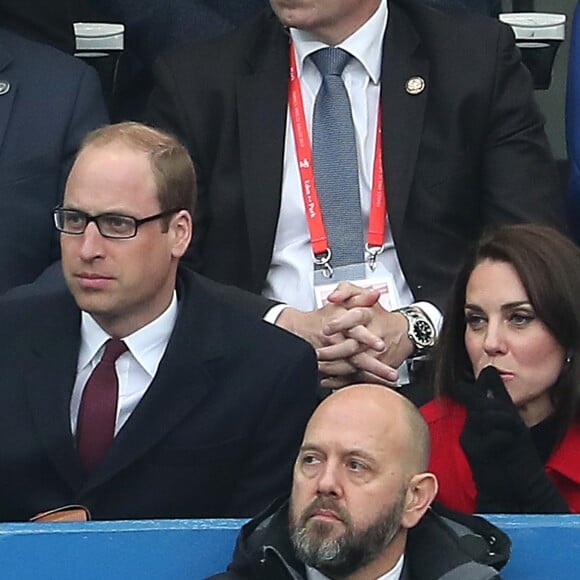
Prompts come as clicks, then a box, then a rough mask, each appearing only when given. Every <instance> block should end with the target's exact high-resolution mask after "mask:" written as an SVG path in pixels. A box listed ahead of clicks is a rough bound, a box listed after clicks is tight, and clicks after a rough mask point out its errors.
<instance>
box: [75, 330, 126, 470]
mask: <svg viewBox="0 0 580 580" xmlns="http://www.w3.org/2000/svg"><path fill="white" fill-rule="evenodd" d="M126 350H127V345H126V344H125V343H124V342H122V341H121V340H118V339H116V338H114V339H109V340H108V341H107V343H106V345H105V352H104V354H103V358H102V359H101V360H100V362H99V364H97V366H96V367H95V368H94V369H93V372H92V373H91V376H90V377H89V380H88V381H87V384H86V385H85V389H84V391H83V396H82V399H81V406H80V409H79V416H78V422H77V446H78V451H79V455H80V458H81V463H82V465H83V467H84V469H85V471H86V472H87V473H91V472H92V471H93V470H94V469H95V467H96V466H97V464H98V463H99V462H100V461H101V459H103V457H104V456H105V453H106V451H107V449H108V448H109V445H110V444H111V443H112V441H113V437H114V436H115V419H116V417H117V400H118V398H119V380H118V378H117V371H116V369H115V361H116V360H117V359H118V358H119V357H120V356H121V355H122V354H123V353H124V352H125V351H126Z"/></svg>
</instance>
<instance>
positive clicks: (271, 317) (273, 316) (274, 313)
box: [263, 304, 290, 324]
mask: <svg viewBox="0 0 580 580" xmlns="http://www.w3.org/2000/svg"><path fill="white" fill-rule="evenodd" d="M286 308H290V307H289V306H288V304H276V306H272V308H270V310H268V312H266V314H264V317H263V320H265V321H266V322H269V323H270V324H276V320H278V316H280V314H282V312H283V311H284V310H286Z"/></svg>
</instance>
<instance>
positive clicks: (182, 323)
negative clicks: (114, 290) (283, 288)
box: [82, 279, 222, 494]
mask: <svg viewBox="0 0 580 580" xmlns="http://www.w3.org/2000/svg"><path fill="white" fill-rule="evenodd" d="M192 285H193V286H195V289H192ZM204 297H207V296H206V294H205V293H204V291H203V290H202V289H201V288H198V287H197V284H195V282H193V281H192V280H191V279H189V280H188V282H187V284H186V287H185V288H184V289H183V292H180V305H179V315H178V319H177V323H176V325H175V328H174V330H173V333H172V335H171V338H170V340H169V344H168V345H167V350H166V351H165V355H164V356H163V359H162V361H161V364H160V365H159V368H158V370H157V374H156V376H155V378H154V379H153V382H152V383H151V385H150V386H149V389H148V390H147V392H146V393H145V395H144V396H143V399H142V400H141V401H140V403H139V404H138V405H137V407H136V408H135V410H134V411H133V413H132V414H131V417H130V418H129V419H128V420H127V423H126V424H125V425H124V426H123V428H122V429H121V431H119V433H118V434H117V436H116V437H115V439H114V441H113V444H112V445H111V447H110V449H109V451H108V453H107V455H106V456H105V458H104V459H103V462H102V463H101V464H100V465H99V466H98V467H97V469H96V471H95V472H94V473H93V474H91V475H90V476H89V477H88V479H87V481H86V482H85V485H84V487H83V489H82V493H83V494H84V493H87V492H89V491H90V490H91V489H94V488H95V487H97V486H99V485H101V484H102V483H104V482H105V481H107V480H109V479H111V478H112V477H114V476H115V475H116V474H117V473H119V472H120V471H121V470H122V469H124V468H126V467H128V466H129V465H131V464H133V463H134V462H135V461H137V460H138V459H139V457H141V456H142V455H144V454H145V453H147V452H148V451H149V450H150V449H151V448H152V447H153V446H155V445H156V444H157V443H159V441H160V440H161V439H162V438H163V437H164V436H165V435H166V434H167V433H168V432H169V431H171V430H172V429H173V428H174V427H175V425H177V424H178V423H179V422H180V421H182V420H183V419H184V418H185V416H186V415H188V414H190V413H191V412H192V411H193V409H194V408H195V407H196V406H197V405H198V404H199V403H200V401H202V400H203V398H204V397H205V394H206V393H207V392H208V391H209V390H210V389H212V388H213V387H214V385H215V383H214V381H213V379H212V377H211V374H210V373H209V372H208V370H207V365H209V364H212V363H213V361H215V360H218V359H219V354H218V353H219V351H220V345H219V343H218V342H217V341H215V340H214V337H220V336H222V331H221V324H222V322H221V317H220V315H219V308H217V307H216V306H215V305H213V304H211V303H210V302H206V301H204ZM193 300H195V302H194V304H192V302H193ZM192 329H195V330H192Z"/></svg>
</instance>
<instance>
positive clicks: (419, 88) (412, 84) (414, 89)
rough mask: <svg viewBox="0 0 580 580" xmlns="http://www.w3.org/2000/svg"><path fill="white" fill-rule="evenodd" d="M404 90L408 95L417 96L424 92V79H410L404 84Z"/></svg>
mask: <svg viewBox="0 0 580 580" xmlns="http://www.w3.org/2000/svg"><path fill="white" fill-rule="evenodd" d="M405 90H406V91H407V92H408V93H409V94H410V95H418V94H420V93H422V92H423V91H424V90H425V79H424V78H423V77H411V78H410V79H409V80H408V81H407V83H406V84H405Z"/></svg>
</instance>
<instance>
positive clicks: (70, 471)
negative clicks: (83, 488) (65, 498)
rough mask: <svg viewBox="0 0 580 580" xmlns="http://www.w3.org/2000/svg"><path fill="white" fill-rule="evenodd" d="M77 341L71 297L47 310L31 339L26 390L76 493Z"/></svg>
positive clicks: (78, 481) (76, 315)
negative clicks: (55, 312) (55, 308)
mask: <svg viewBox="0 0 580 580" xmlns="http://www.w3.org/2000/svg"><path fill="white" fill-rule="evenodd" d="M79 344H80V313H79V311H78V309H77V308H76V306H75V305H74V302H73V301H72V298H71V297H70V296H67V304H66V305H65V306H63V307H62V308H59V309H58V317H57V316H52V315H51V313H47V315H46V318H45V320H44V321H43V322H42V325H41V326H40V328H39V331H38V333H37V334H36V335H35V336H34V337H33V339H32V346H31V360H30V366H29V368H28V369H27V371H26V373H25V389H26V394H27V396H28V399H29V402H30V408H31V412H32V416H33V421H34V424H35V426H36V428H37V430H38V433H39V436H40V438H41V440H42V443H43V445H44V447H45V451H46V453H47V455H49V456H50V458H51V459H52V461H53V463H54V465H55V467H56V469H57V471H58V472H59V473H60V474H61V476H62V478H63V479H64V480H65V481H66V482H67V483H68V485H69V486H70V487H71V488H72V489H73V490H74V491H75V492H76V491H77V490H78V489H79V487H80V485H81V481H82V479H83V477H84V476H83V473H82V468H81V465H80V462H79V459H78V455H77V452H76V448H75V443H74V438H73V436H72V433H71V428H70V397H71V393H72V389H73V385H74V380H75V376H76V369H77V360H78V352H79Z"/></svg>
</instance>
